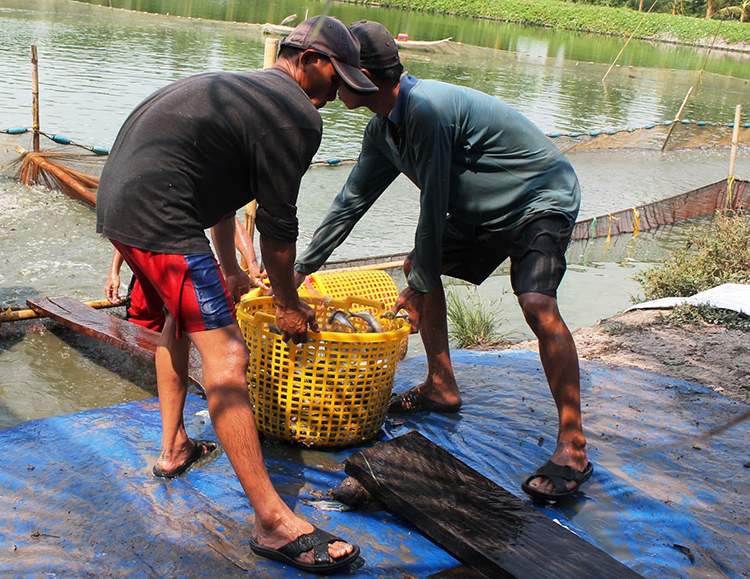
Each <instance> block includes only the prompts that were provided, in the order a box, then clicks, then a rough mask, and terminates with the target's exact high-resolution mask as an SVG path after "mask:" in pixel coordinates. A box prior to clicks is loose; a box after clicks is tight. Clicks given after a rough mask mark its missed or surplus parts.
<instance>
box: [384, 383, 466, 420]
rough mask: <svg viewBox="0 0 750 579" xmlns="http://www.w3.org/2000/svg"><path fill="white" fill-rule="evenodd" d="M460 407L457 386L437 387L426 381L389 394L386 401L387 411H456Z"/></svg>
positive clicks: (396, 412)
mask: <svg viewBox="0 0 750 579" xmlns="http://www.w3.org/2000/svg"><path fill="white" fill-rule="evenodd" d="M460 408H461V393H460V392H459V391H458V386H457V385H456V384H455V382H454V383H453V386H452V387H448V386H445V387H441V388H438V387H437V386H436V385H435V384H434V383H432V382H430V381H426V382H424V383H422V384H420V385H419V386H415V387H414V388H411V389H409V390H406V391H405V392H398V393H393V394H391V399H390V401H389V402H388V412H391V413H394V414H399V413H404V414H405V413H411V412H458V410H459V409H460Z"/></svg>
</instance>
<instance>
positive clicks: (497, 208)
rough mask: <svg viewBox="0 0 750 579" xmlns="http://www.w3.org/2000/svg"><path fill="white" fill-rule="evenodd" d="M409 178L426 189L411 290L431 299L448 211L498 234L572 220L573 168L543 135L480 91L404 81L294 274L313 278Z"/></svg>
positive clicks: (576, 201) (370, 128)
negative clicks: (395, 185) (550, 217)
mask: <svg viewBox="0 0 750 579" xmlns="http://www.w3.org/2000/svg"><path fill="white" fill-rule="evenodd" d="M399 173H404V174H405V175H406V176H407V177H409V179H411V181H412V182H414V184H415V185H416V186H417V187H418V188H419V189H420V191H421V193H420V215H419V221H418V223H417V230H416V234H415V240H414V248H415V253H414V263H413V265H412V269H411V272H410V273H409V276H408V279H407V281H408V284H409V286H410V287H411V288H412V289H414V290H416V291H419V292H429V291H431V290H432V289H433V288H434V287H435V285H437V283H438V280H439V278H440V268H441V259H442V236H443V231H444V229H445V222H446V217H447V215H448V214H450V215H451V216H453V217H454V218H455V219H458V220H459V221H462V222H465V223H467V224H470V225H475V226H482V227H485V228H487V229H489V230H493V231H503V230H508V229H511V228H514V227H516V226H518V225H520V224H522V223H524V222H526V221H528V220H529V219H531V218H532V217H533V216H535V215H539V214H542V213H553V214H559V215H564V216H565V217H567V218H568V219H569V220H570V221H571V222H573V221H575V218H576V216H577V215H578V208H579V205H580V188H579V185H578V179H577V177H576V174H575V171H574V170H573V167H572V166H571V165H570V163H569V162H568V161H567V159H565V157H564V156H563V154H562V153H561V152H560V151H559V149H558V148H557V147H555V145H554V144H553V143H552V141H550V140H549V139H548V138H547V137H546V136H545V135H544V133H543V132H542V131H541V130H540V129H539V128H538V127H537V126H536V125H534V123H532V122H531V121H530V120H529V119H527V118H526V117H524V116H523V115H522V114H521V113H519V112H517V111H515V110H514V109H513V108H511V107H510V106H508V105H506V104H505V103H503V102H502V101H500V100H498V99H497V98H495V97H492V96H489V95H487V94H484V93H482V92H479V91H476V90H473V89H470V88H466V87H461V86H455V85H451V84H448V83H444V82H438V81H432V80H418V79H416V78H415V77H413V76H408V75H404V76H403V77H402V79H401V84H400V87H399V94H398V97H397V99H396V103H395V105H394V107H393V110H392V111H391V113H390V115H389V116H388V118H386V117H384V116H382V115H376V116H375V117H373V118H372V119H371V120H370V122H369V123H368V125H367V128H366V129H365V135H364V139H363V141H362V152H361V153H360V156H359V160H358V161H357V164H356V165H355V167H354V168H353V169H352V172H351V174H350V175H349V178H348V179H347V181H346V184H345V185H344V187H343V188H342V190H341V192H340V193H339V194H338V195H337V197H336V198H335V199H334V201H333V203H332V204H331V207H330V209H329V210H328V213H327V214H326V216H325V218H324V219H323V222H322V223H321V225H320V227H318V229H317V230H316V232H315V234H314V236H313V239H312V241H311V242H310V245H309V246H308V247H307V249H306V250H305V251H304V252H303V253H302V254H301V255H300V256H299V258H298V260H297V263H296V265H295V268H296V269H297V271H299V272H301V273H305V274H308V273H312V272H314V271H316V270H317V269H319V268H320V266H321V265H323V263H325V261H326V259H328V257H329V256H330V255H331V253H333V251H334V249H336V247H338V246H339V245H341V243H343V241H344V240H345V239H346V237H347V236H348V235H349V233H350V232H351V230H352V229H353V228H354V225H355V224H356V223H357V221H358V220H359V219H360V218H361V217H362V215H364V214H365V212H366V211H367V210H368V209H369V208H370V207H371V206H372V204H373V203H374V202H375V201H376V200H377V199H378V197H380V195H381V194H382V193H383V191H385V189H386V188H387V187H388V185H390V184H391V183H392V182H393V180H394V179H395V178H396V177H397V176H398V175H399Z"/></svg>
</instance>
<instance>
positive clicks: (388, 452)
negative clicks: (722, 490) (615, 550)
mask: <svg viewBox="0 0 750 579" xmlns="http://www.w3.org/2000/svg"><path fill="white" fill-rule="evenodd" d="M346 473H347V474H348V475H350V476H352V477H354V478H356V479H357V480H358V481H359V482H360V483H362V485H363V486H364V487H365V488H366V489H367V490H368V491H369V492H370V493H371V494H372V495H373V496H374V497H375V498H377V499H378V500H380V501H381V502H383V503H385V504H386V505H387V507H388V509H389V510H390V511H392V512H394V513H396V514H398V515H400V516H403V517H404V518H406V519H408V520H409V521H410V522H412V523H413V524H414V525H416V526H417V527H418V528H419V529H421V530H422V532H424V533H425V534H426V535H427V536H428V537H430V538H431V539H432V540H433V541H435V542H437V543H438V544H439V545H440V546H441V547H443V548H444V549H445V550H447V551H448V552H450V553H451V554H452V555H453V556H454V557H456V558H458V559H460V560H461V561H463V562H464V563H466V564H467V565H469V566H470V567H472V568H473V569H475V570H477V571H479V572H481V573H482V574H484V575H486V576H487V577H492V578H493V579H495V578H498V579H499V578H517V579H549V578H550V577H596V578H597V579H636V578H640V577H641V576H640V575H639V574H637V573H635V572H634V571H632V570H631V569H629V568H628V567H626V566H625V565H623V564H622V563H619V562H618V561H616V560H615V559H613V558H612V557H610V556H609V555H608V554H606V553H605V552H604V551H601V550H600V549H597V548H596V547H594V546H593V545H591V544H589V543H588V542H586V541H585V540H583V539H581V538H580V537H578V536H577V535H576V534H574V533H572V532H570V531H568V530H567V529H565V528H563V527H562V526H560V525H558V524H556V523H554V522H553V521H551V520H550V519H549V518H547V517H545V516H544V515H543V514H541V513H540V512H539V511H537V510H536V509H534V508H532V507H531V506H529V505H528V504H526V503H524V502H523V501H521V500H520V499H518V498H517V497H515V496H514V495H512V494H510V493H509V492H508V491H506V490H505V489H503V488H502V487H500V486H499V485H497V484H495V483H494V482H492V481H491V480H489V479H487V478H486V477H484V476H482V475H481V474H479V473H478V472H476V471H475V470H473V469H472V468H471V467H469V466H468V465H466V464H465V463H463V462H461V461H460V460H458V459H457V458H455V457H454V456H453V455H451V454H450V453H449V452H447V451H445V450H443V449H442V448H440V447H439V446H437V445H436V444H434V443H432V442H431V441H429V440H428V439H427V438H425V437H424V436H422V435H421V434H419V433H417V432H410V433H408V434H406V435H404V436H400V437H398V438H395V439H393V440H390V441H388V442H384V443H381V444H378V445H376V446H375V447H373V448H370V449H367V450H364V451H362V452H359V453H357V454H354V455H352V456H351V457H349V458H348V459H347V461H346Z"/></svg>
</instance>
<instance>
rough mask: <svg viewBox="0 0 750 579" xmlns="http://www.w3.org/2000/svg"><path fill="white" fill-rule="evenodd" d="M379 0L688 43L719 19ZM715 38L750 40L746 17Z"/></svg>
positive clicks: (538, 2) (510, 3) (505, 0)
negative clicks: (743, 20) (635, 32)
mask: <svg viewBox="0 0 750 579" xmlns="http://www.w3.org/2000/svg"><path fill="white" fill-rule="evenodd" d="M378 3H379V4H380V5H382V6H387V7H390V8H401V9H404V10H417V11H423V12H435V13H439V14H451V15H455V16H463V17H475V18H491V19H496V20H503V21H506V22H514V23H517V24H528V25H534V26H546V27H549V28H556V29H561V30H575V31H580V32H595V33H600V34H610V35H614V36H624V37H629V36H630V35H631V34H632V33H633V32H634V31H635V30H636V29H637V30H638V32H637V34H636V38H645V39H653V40H668V41H673V42H674V41H677V42H682V43H687V44H705V45H710V44H711V41H712V39H713V38H714V35H715V34H716V31H717V29H718V28H719V22H718V21H716V20H704V19H703V18H693V17H689V16H679V15H677V16H675V15H672V14H657V13H650V14H646V13H645V12H637V11H635V10H631V9H629V8H612V7H608V6H594V5H589V4H579V3H571V2H560V1H555V0H379V2H378ZM648 5H649V6H650V4H648ZM641 23H642V24H641ZM639 25H640V28H639ZM718 40H722V41H724V42H727V43H730V44H731V43H737V42H750V23H749V22H738V21H725V22H723V23H722V24H721V28H720V30H719V36H718Z"/></svg>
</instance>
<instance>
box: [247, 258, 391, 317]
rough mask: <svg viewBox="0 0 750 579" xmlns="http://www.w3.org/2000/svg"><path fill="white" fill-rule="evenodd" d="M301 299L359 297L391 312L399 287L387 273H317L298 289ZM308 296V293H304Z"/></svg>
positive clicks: (257, 290)
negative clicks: (373, 301)
mask: <svg viewBox="0 0 750 579" xmlns="http://www.w3.org/2000/svg"><path fill="white" fill-rule="evenodd" d="M298 291H299V292H300V295H312V294H314V293H315V292H317V293H319V294H321V295H324V296H329V297H331V298H333V299H335V300H345V299H346V298H348V297H351V296H356V297H361V298H367V299H370V300H376V301H379V302H383V304H384V305H385V307H386V308H388V309H390V308H392V307H393V304H395V303H396V298H398V287H396V283H395V282H394V281H393V278H391V276H390V275H388V272H386V271H384V270H382V269H373V270H362V271H332V272H325V271H321V272H317V273H313V274H310V275H309V276H308V278H307V280H305V283H303V284H302V285H301V286H300V287H299V288H298ZM305 292H307V293H305ZM265 294H266V292H265V291H264V290H262V289H260V288H254V289H252V290H250V291H249V292H248V293H246V294H245V295H244V296H242V299H243V300H247V299H251V298H257V297H261V296H264V295H265ZM352 307H353V308H354V310H352V311H362V310H365V309H366V310H370V312H372V313H373V314H374V313H375V309H374V308H372V307H367V306H364V305H362V304H359V303H355V304H353V305H352Z"/></svg>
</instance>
